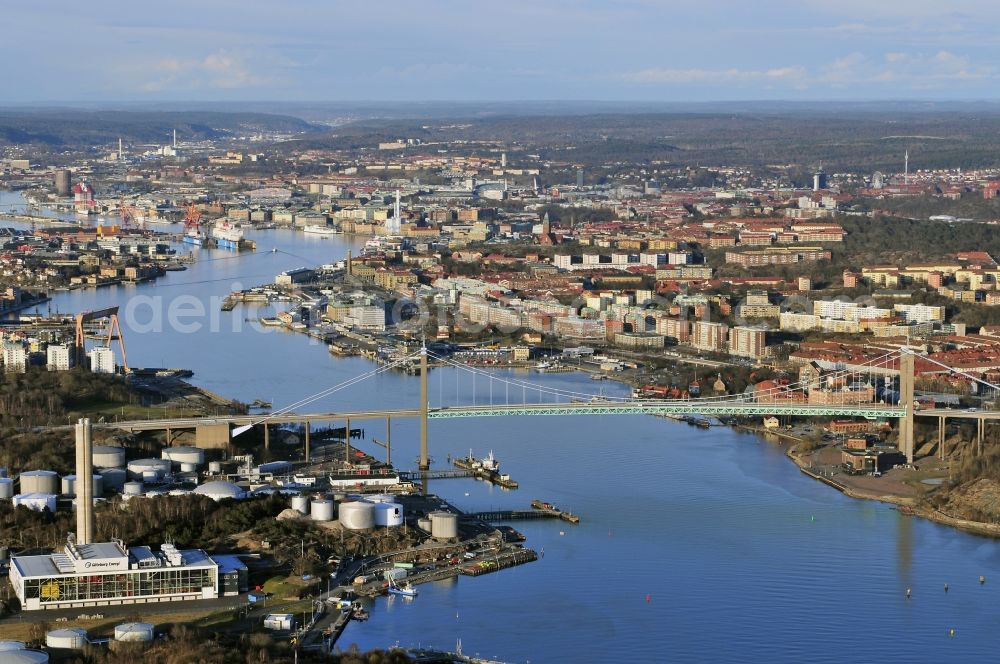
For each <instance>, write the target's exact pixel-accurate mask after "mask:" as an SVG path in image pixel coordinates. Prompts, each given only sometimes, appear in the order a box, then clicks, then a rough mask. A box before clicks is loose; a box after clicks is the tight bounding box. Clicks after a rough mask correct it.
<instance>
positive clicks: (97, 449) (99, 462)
mask: <svg viewBox="0 0 1000 664" xmlns="http://www.w3.org/2000/svg"><path fill="white" fill-rule="evenodd" d="M93 459H94V468H123V467H124V466H125V448H122V447H113V446H111V445H94V455H93Z"/></svg>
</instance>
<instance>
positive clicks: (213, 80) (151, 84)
mask: <svg viewBox="0 0 1000 664" xmlns="http://www.w3.org/2000/svg"><path fill="white" fill-rule="evenodd" d="M141 70H142V72H143V74H144V80H142V81H141V83H140V85H139V89H140V90H142V91H143V92H161V91H164V90H171V91H173V92H182V91H183V90H185V89H189V90H198V89H211V88H221V89H226V90H233V89H238V88H252V87H257V86H261V85H264V84H265V83H267V80H266V79H265V78H264V77H261V76H259V75H257V74H256V73H255V72H254V70H253V68H252V67H251V66H250V65H248V64H247V62H246V60H245V58H243V57H242V56H238V55H235V54H232V53H227V52H225V51H217V52H215V53H210V54H208V55H207V56H205V57H204V58H201V59H194V58H190V59H180V58H173V57H168V58H161V59H159V60H157V61H155V62H153V63H152V64H151V65H144V66H142V68H141Z"/></svg>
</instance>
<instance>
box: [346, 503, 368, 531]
mask: <svg viewBox="0 0 1000 664" xmlns="http://www.w3.org/2000/svg"><path fill="white" fill-rule="evenodd" d="M340 525H342V526H343V527H344V528H347V529H348V530H366V529H368V528H374V527H375V506H374V505H373V504H371V503H366V502H363V501H360V500H355V501H352V502H349V503H341V504H340Z"/></svg>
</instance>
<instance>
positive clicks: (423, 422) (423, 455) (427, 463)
mask: <svg viewBox="0 0 1000 664" xmlns="http://www.w3.org/2000/svg"><path fill="white" fill-rule="evenodd" d="M419 412H420V466H419V469H420V470H429V469H430V467H431V459H430V452H429V451H428V449H427V346H426V345H423V346H421V348H420V411H419Z"/></svg>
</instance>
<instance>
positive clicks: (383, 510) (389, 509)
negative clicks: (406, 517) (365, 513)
mask: <svg viewBox="0 0 1000 664" xmlns="http://www.w3.org/2000/svg"><path fill="white" fill-rule="evenodd" d="M375 525H376V526H382V527H389V528H395V527H396V526H401V525H403V506H402V505H400V504H399V503H375Z"/></svg>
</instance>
